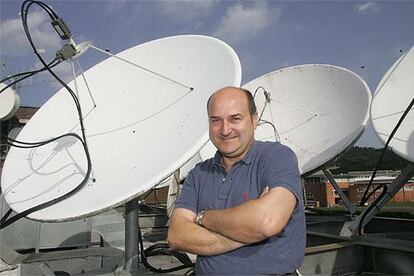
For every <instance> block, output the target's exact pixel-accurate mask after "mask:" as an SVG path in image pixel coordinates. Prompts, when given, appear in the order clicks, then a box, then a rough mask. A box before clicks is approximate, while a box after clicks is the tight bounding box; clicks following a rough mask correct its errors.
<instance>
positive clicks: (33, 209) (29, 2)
mask: <svg viewBox="0 0 414 276" xmlns="http://www.w3.org/2000/svg"><path fill="white" fill-rule="evenodd" d="M32 4H37V5H39V6H40V7H42V8H43V9H44V10H45V11H46V12H47V13H48V14H49V16H50V18H51V19H52V20H56V19H57V18H58V16H57V15H56V13H55V12H54V11H53V10H52V9H51V8H49V7H48V6H47V5H46V4H44V3H42V2H40V1H35V0H26V1H24V2H23V4H22V7H21V15H22V24H23V28H24V31H25V34H26V37H27V39H28V40H29V43H30V45H31V47H32V49H33V51H34V53H35V54H36V56H37V57H38V59H39V60H40V62H41V63H42V64H43V66H44V67H45V68H46V70H47V71H49V73H50V74H51V75H52V76H53V77H54V78H55V79H56V80H57V81H58V82H59V83H60V84H62V85H63V86H64V87H65V88H66V90H67V91H68V92H69V94H70V95H71V96H72V99H73V101H74V102H75V105H76V109H77V112H78V117H79V123H80V126H81V132H82V137H80V136H79V135H78V134H76V133H67V134H64V135H61V136H59V137H56V138H52V139H50V140H47V141H42V142H36V143H28V142H19V141H16V140H13V139H10V138H8V140H12V141H14V142H16V143H20V144H22V145H28V146H42V145H45V144H47V143H50V142H53V141H55V140H57V139H60V138H62V137H64V136H73V137H75V138H77V139H79V140H80V141H81V143H82V146H83V148H84V151H85V154H86V159H87V171H86V174H85V178H84V179H83V180H82V182H81V183H80V184H79V185H77V186H76V187H75V188H73V189H72V190H71V191H69V192H68V193H66V194H64V195H62V196H59V197H57V198H55V199H52V200H49V201H47V202H44V203H42V204H39V205H37V206H34V207H31V208H29V209H27V210H25V211H23V212H21V213H19V214H17V215H15V216H13V217H12V218H10V219H8V220H6V218H7V217H6V218H2V219H1V220H0V222H1V224H0V229H3V228H5V227H7V226H8V225H10V224H12V223H14V222H15V221H17V220H19V219H21V218H23V217H25V216H27V215H29V214H31V213H33V212H36V211H39V210H41V209H44V208H47V207H49V206H52V205H54V204H56V203H58V202H60V201H62V200H64V199H66V198H68V197H70V196H72V195H73V194H75V193H77V192H78V191H79V190H80V189H82V188H83V187H84V186H85V184H86V183H87V182H88V180H89V176H90V173H91V170H92V163H91V158H90V154H89V149H88V145H87V143H86V134H85V127H84V124H83V116H82V110H81V106H80V103H79V100H78V98H77V96H76V95H75V93H74V92H73V90H72V89H71V88H70V87H69V86H68V85H67V84H66V83H65V82H64V81H63V80H62V79H60V78H59V77H58V76H57V75H56V74H55V73H54V72H53V71H52V69H51V68H50V67H49V65H48V64H46V62H45V61H44V59H43V57H42V56H41V55H40V54H39V53H38V52H37V50H36V46H35V45H34V43H33V40H32V38H31V35H30V31H29V27H28V25H27V22H28V21H27V14H28V10H29V8H30V6H31V5H32ZM20 147H25V146H20ZM9 212H10V210H9ZM9 212H8V215H9ZM8 215H7V216H8Z"/></svg>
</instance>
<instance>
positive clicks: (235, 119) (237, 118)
mask: <svg viewBox="0 0 414 276" xmlns="http://www.w3.org/2000/svg"><path fill="white" fill-rule="evenodd" d="M231 119H232V121H233V122H237V121H240V120H241V119H240V118H239V117H234V118H231Z"/></svg>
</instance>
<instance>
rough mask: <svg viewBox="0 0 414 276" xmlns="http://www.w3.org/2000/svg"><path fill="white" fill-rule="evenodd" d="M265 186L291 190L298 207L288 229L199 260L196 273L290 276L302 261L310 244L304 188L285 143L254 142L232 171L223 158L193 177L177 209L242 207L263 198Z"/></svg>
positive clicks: (208, 162) (217, 157) (196, 170)
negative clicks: (246, 203)
mask: <svg viewBox="0 0 414 276" xmlns="http://www.w3.org/2000/svg"><path fill="white" fill-rule="evenodd" d="M266 186H269V188H274V187H284V188H286V189H288V190H289V191H291V192H292V193H293V194H294V195H295V196H296V199H297V204H296V207H295V209H294V212H293V214H292V217H291V218H290V220H289V222H288V223H287V225H286V227H285V228H284V229H283V230H282V231H281V232H280V233H279V234H278V235H276V236H273V237H271V238H269V239H266V240H264V241H261V242H258V243H255V244H251V245H248V246H243V247H241V248H238V249H236V250H233V251H230V252H227V253H224V254H220V255H215V256H198V257H197V262H196V274H216V275H217V274H225V275H228V274H232V275H259V274H285V273H291V272H293V271H295V269H297V268H298V267H299V266H300V264H301V263H302V261H303V258H304V253H305V243H306V231H305V215H304V208H303V201H302V184H301V179H300V173H299V169H298V164H297V158H296V155H295V154H294V152H293V151H292V150H291V149H290V148H288V147H287V146H284V145H282V144H280V143H274V142H261V141H255V142H254V143H253V144H252V146H251V148H250V149H249V151H248V152H247V154H246V155H245V157H244V158H243V159H242V160H240V161H238V162H236V163H235V164H234V165H233V166H232V168H231V169H230V171H229V172H228V173H227V172H226V170H225V169H224V168H223V167H222V166H221V154H220V153H219V152H217V153H216V155H215V156H214V158H212V159H209V160H206V161H204V162H202V163H199V164H197V166H196V167H195V168H194V169H193V170H192V171H191V172H190V173H189V175H188V177H187V179H186V180H185V182H184V185H183V189H182V191H181V194H180V196H179V198H178V199H177V201H176V205H175V207H176V208H185V209H188V210H191V211H193V212H194V213H198V212H200V211H202V210H211V209H224V208H230V207H234V206H237V205H239V204H242V203H243V202H245V201H247V200H249V199H255V198H258V197H259V196H260V194H261V193H262V191H263V190H264V189H265V187H266Z"/></svg>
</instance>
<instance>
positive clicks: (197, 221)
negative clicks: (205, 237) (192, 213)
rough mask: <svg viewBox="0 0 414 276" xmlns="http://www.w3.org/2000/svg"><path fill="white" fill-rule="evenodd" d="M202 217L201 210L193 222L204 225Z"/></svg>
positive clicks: (202, 212)
mask: <svg viewBox="0 0 414 276" xmlns="http://www.w3.org/2000/svg"><path fill="white" fill-rule="evenodd" d="M203 217H204V211H201V212H199V213H198V214H197V216H196V218H195V222H196V223H197V225H199V226H201V227H204V225H203V222H202V219H203Z"/></svg>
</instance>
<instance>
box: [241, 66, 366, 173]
mask: <svg viewBox="0 0 414 276" xmlns="http://www.w3.org/2000/svg"><path fill="white" fill-rule="evenodd" d="M243 87H244V88H247V89H249V90H250V91H252V92H254V91H255V90H256V89H257V88H258V87H263V88H264V90H266V91H267V92H268V93H270V94H268V95H267V99H266V96H265V94H264V93H262V92H261V89H258V90H257V94H256V97H255V102H256V104H257V110H258V112H259V115H260V113H262V112H263V115H262V116H261V119H262V120H265V121H268V122H271V123H272V124H273V125H274V127H275V128H273V126H272V125H270V124H261V125H260V126H259V127H258V128H257V130H256V132H255V138H256V139H257V140H263V141H265V140H273V141H275V140H280V142H281V143H282V144H285V145H287V146H289V147H290V148H291V149H292V150H293V151H294V152H295V153H296V155H297V157H298V162H299V170H300V172H301V173H302V174H306V173H309V172H312V171H315V170H317V169H319V168H320V167H322V166H323V165H325V164H326V163H327V162H330V161H332V160H333V159H335V157H337V156H338V155H339V154H340V153H342V152H343V151H345V150H346V149H347V148H348V147H350V146H352V145H353V144H354V143H355V142H356V141H357V140H358V138H359V137H360V136H361V135H362V133H363V131H364V129H365V127H366V125H367V122H368V119H369V106H370V103H371V92H370V89H369V87H368V85H367V84H366V83H365V81H364V80H362V79H361V78H360V77H359V76H358V75H356V74H355V73H353V72H351V71H349V70H347V69H344V68H341V67H338V66H334V65H325V64H307V65H299V66H293V67H289V68H284V69H281V70H277V71H274V72H271V73H269V74H266V75H264V76H261V77H259V78H257V79H255V80H253V81H251V82H249V83H247V84H245V85H244V86H243ZM265 105H266V106H265Z"/></svg>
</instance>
